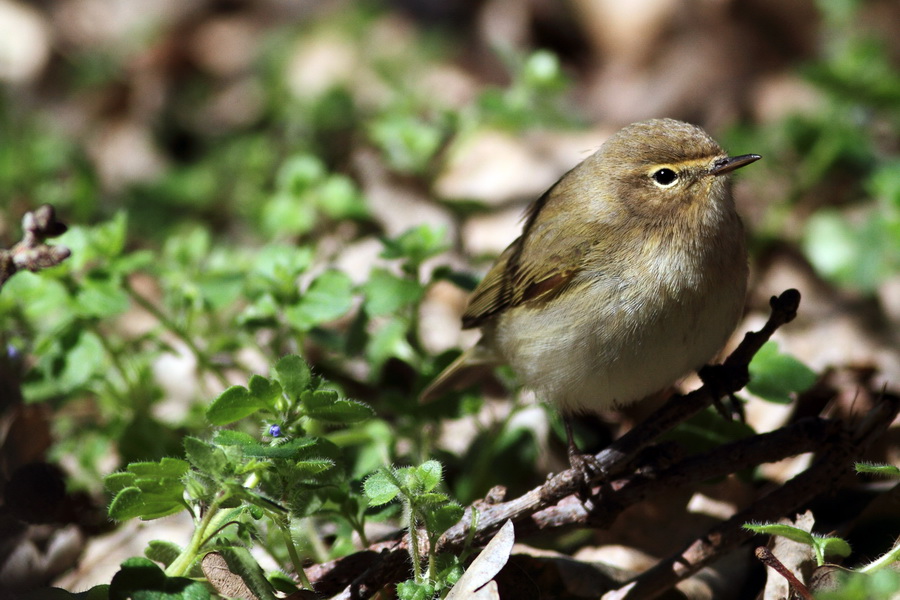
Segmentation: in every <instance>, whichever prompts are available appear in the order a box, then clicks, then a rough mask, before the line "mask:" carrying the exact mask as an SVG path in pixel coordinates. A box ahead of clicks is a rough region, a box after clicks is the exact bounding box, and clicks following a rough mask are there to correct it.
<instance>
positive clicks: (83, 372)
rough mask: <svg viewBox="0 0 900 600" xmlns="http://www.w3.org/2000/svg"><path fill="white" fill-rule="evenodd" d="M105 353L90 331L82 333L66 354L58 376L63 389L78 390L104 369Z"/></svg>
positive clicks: (98, 340) (100, 342)
mask: <svg viewBox="0 0 900 600" xmlns="http://www.w3.org/2000/svg"><path fill="white" fill-rule="evenodd" d="M105 358H106V351H105V350H104V349H103V342H102V341H100V337H99V336H97V334H96V333H94V332H92V331H87V330H86V331H82V332H81V334H80V335H79V336H78V341H77V342H76V343H75V345H74V346H72V348H70V349H69V351H68V353H67V354H66V366H65V367H64V368H63V371H62V373H61V374H60V376H59V380H60V383H61V384H62V385H63V387H64V388H65V389H68V390H73V389H78V388H80V387H81V386H83V385H85V384H86V383H87V382H88V381H90V380H91V379H92V378H93V377H94V375H96V374H98V373H99V372H100V371H102V370H104V369H105V367H106V360H105Z"/></svg>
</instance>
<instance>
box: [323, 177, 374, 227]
mask: <svg viewBox="0 0 900 600" xmlns="http://www.w3.org/2000/svg"><path fill="white" fill-rule="evenodd" d="M317 196H318V202H317V203H318V205H319V207H320V208H321V209H322V212H324V213H325V214H326V215H328V216H329V217H331V218H332V219H354V218H363V217H366V216H368V212H369V211H368V210H367V208H366V203H365V202H364V201H363V198H362V194H360V192H359V189H358V188H357V187H356V185H355V184H354V183H353V180H352V179H350V178H349V177H347V176H346V175H331V176H330V177H329V178H328V179H326V180H325V182H324V183H323V184H322V185H321V186H319V188H318V190H317Z"/></svg>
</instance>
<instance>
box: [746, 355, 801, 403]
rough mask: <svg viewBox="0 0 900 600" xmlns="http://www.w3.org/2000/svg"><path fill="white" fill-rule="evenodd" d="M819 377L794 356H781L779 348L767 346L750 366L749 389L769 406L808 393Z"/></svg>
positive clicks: (787, 401) (786, 401)
mask: <svg viewBox="0 0 900 600" xmlns="http://www.w3.org/2000/svg"><path fill="white" fill-rule="evenodd" d="M815 382H816V373H815V371H813V370H812V369H810V368H809V367H807V366H806V365H804V364H803V363H801V362H800V361H799V360H797V359H796V358H794V357H793V356H789V355H787V354H779V352H778V344H776V343H775V342H766V344H764V345H763V347H762V348H761V349H760V350H759V352H757V353H756V356H754V357H753V361H752V362H751V363H750V383H749V384H748V385H747V389H748V390H749V391H750V392H751V393H753V394H755V395H757V396H759V397H760V398H763V399H764V400H768V401H770V402H778V403H782V404H786V403H789V402H790V401H791V396H790V395H791V394H792V393H795V392H802V391H805V390H807V389H809V387H810V386H812V384H814V383H815Z"/></svg>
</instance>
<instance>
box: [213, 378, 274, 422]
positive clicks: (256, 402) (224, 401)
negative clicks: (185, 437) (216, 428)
mask: <svg viewBox="0 0 900 600" xmlns="http://www.w3.org/2000/svg"><path fill="white" fill-rule="evenodd" d="M268 408H269V404H268V402H267V400H265V399H262V400H261V399H259V398H257V397H256V396H254V395H252V394H251V393H250V391H249V390H247V388H245V387H242V386H239V385H233V386H231V387H230V388H228V389H227V390H225V391H224V392H222V393H221V394H219V396H218V397H217V398H216V399H215V400H213V401H212V404H210V405H209V408H207V409H206V418H207V419H208V420H209V422H210V423H212V424H213V425H228V424H229V423H234V422H235V421H239V420H240V419H243V418H245V417H249V416H250V415H252V414H253V413H255V412H257V411H260V410H264V409H268Z"/></svg>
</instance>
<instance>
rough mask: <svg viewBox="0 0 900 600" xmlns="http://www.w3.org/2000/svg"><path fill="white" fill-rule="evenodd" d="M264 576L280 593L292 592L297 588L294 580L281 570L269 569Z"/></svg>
mask: <svg viewBox="0 0 900 600" xmlns="http://www.w3.org/2000/svg"><path fill="white" fill-rule="evenodd" d="M266 578H267V579H268V580H269V583H271V584H272V587H273V588H275V590H276V591H278V592H281V593H282V594H293V593H294V592H296V591H297V590H298V589H299V588H298V587H297V584H296V583H294V580H293V579H291V578H290V576H289V575H287V574H286V573H282V572H281V571H269V572H268V573H266Z"/></svg>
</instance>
